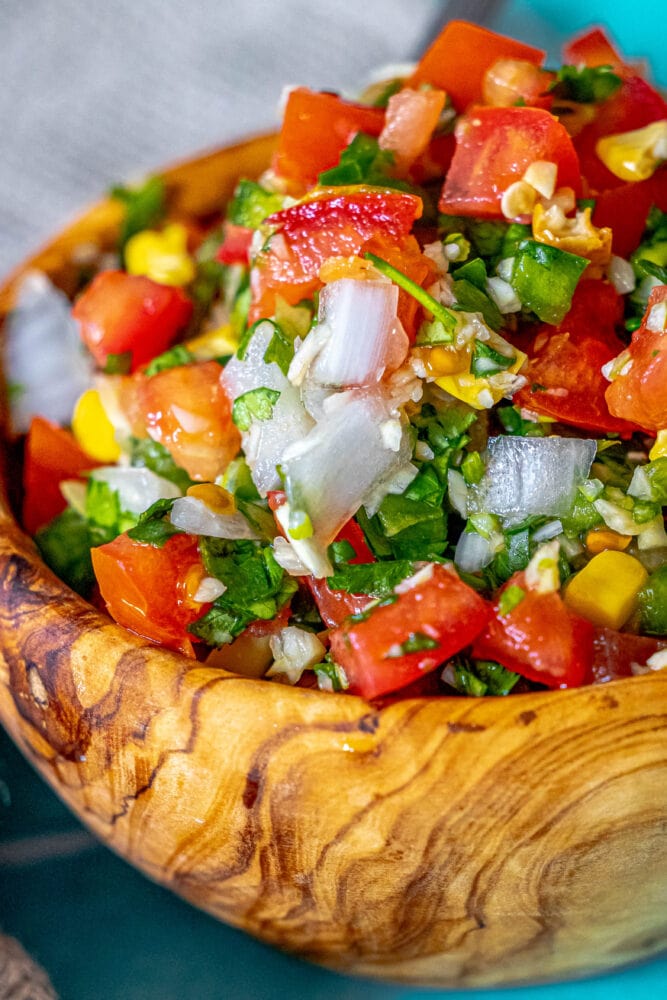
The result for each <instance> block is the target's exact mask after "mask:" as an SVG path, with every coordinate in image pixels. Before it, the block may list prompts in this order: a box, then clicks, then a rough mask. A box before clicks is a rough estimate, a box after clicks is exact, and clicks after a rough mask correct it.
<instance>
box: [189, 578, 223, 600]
mask: <svg viewBox="0 0 667 1000" xmlns="http://www.w3.org/2000/svg"><path fill="white" fill-rule="evenodd" d="M226 590H227V587H226V586H225V585H224V583H223V582H222V580H218V579H217V577H215V576H205V577H204V579H203V580H202V581H201V583H200V584H199V586H198V587H197V592H196V594H195V595H194V597H193V600H195V601H199V603H200V604H208V603H209V601H215V600H217V599H218V597H222V595H223V594H224V592H225V591H226Z"/></svg>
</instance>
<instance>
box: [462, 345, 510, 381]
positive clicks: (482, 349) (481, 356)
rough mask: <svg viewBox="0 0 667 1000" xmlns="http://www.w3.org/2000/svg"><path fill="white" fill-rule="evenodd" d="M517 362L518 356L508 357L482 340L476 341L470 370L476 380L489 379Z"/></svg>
mask: <svg viewBox="0 0 667 1000" xmlns="http://www.w3.org/2000/svg"><path fill="white" fill-rule="evenodd" d="M515 361H516V356H515V355H512V356H511V357H508V356H507V355H506V354H501V353H500V351H496V350H495V349H494V348H493V347H490V346H489V345H488V344H485V343H484V342H483V341H481V340H476V341H475V347H474V350H473V354H472V363H471V365H470V370H471V372H472V374H473V375H474V376H475V378H488V376H489V375H496V374H497V373H498V372H502V371H505V370H506V369H507V368H509V367H510V366H511V365H513V364H514V362H515Z"/></svg>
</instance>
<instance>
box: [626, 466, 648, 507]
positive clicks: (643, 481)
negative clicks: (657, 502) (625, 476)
mask: <svg viewBox="0 0 667 1000" xmlns="http://www.w3.org/2000/svg"><path fill="white" fill-rule="evenodd" d="M628 494H629V496H631V497H637V498H638V499H639V500H652V499H653V490H652V489H651V483H650V480H649V478H648V476H647V475H646V466H644V465H638V466H637V468H636V469H635V471H634V472H633V474H632V479H631V480H630V485H629V486H628Z"/></svg>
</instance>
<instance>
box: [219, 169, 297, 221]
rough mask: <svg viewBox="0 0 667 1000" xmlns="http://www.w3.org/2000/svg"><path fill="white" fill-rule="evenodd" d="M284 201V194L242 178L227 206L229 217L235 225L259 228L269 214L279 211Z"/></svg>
mask: <svg viewBox="0 0 667 1000" xmlns="http://www.w3.org/2000/svg"><path fill="white" fill-rule="evenodd" d="M283 203H284V197H283V195H281V194H275V193H274V192H273V191H267V190H266V188H263V187H262V185H261V184H258V183H257V181H249V180H241V181H239V183H238V184H237V185H236V190H235V191H234V196H233V198H232V200H231V201H230V203H229V206H228V208H227V218H228V219H229V221H230V222H232V223H233V224H234V225H235V226H245V227H246V228H247V229H257V228H258V227H259V226H260V225H261V224H262V222H263V221H264V219H265V218H266V217H267V216H268V215H273V213H274V212H279V211H280V210H281V209H282V207H283Z"/></svg>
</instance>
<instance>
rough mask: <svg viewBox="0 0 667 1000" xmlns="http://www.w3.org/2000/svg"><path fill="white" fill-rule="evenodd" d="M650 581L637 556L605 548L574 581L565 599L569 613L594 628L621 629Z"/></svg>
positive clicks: (566, 590)
mask: <svg viewBox="0 0 667 1000" xmlns="http://www.w3.org/2000/svg"><path fill="white" fill-rule="evenodd" d="M647 579H648V573H647V572H646V570H645V569H644V567H643V566H642V564H641V563H640V562H639V560H638V559H635V557H634V556H631V555H628V553H627V552H615V551H613V550H612V549H605V551H604V552H599V553H598V554H597V555H595V556H593V558H592V559H591V561H590V562H589V563H588V564H587V565H586V566H584V568H583V569H582V570H580V571H579V572H578V573H577V574H576V575H575V576H573V577H572V578H571V580H570V582H569V583H568V585H567V587H566V589H565V594H564V595H563V599H564V601H565V603H566V605H567V606H568V608H569V609H570V611H573V612H574V613H575V614H577V615H581V616H582V618H587V619H588V620H589V621H591V622H593V624H594V625H600V626H603V627H606V628H614V629H619V628H621V626H622V625H625V623H626V622H627V620H628V618H630V616H631V615H632V614H633V612H634V610H635V608H636V606H637V594H638V593H639V591H640V590H641V588H642V587H643V586H644V584H645V583H646V581H647Z"/></svg>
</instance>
